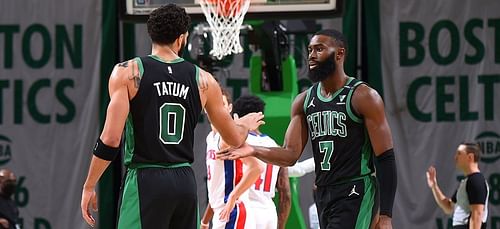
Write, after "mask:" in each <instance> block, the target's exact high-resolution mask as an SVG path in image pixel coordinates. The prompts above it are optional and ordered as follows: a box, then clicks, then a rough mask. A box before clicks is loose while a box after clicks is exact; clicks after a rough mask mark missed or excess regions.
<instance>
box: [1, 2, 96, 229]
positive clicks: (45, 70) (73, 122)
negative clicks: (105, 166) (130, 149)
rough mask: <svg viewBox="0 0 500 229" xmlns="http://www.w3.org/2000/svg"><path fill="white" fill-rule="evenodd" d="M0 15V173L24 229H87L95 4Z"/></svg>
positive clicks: (35, 7) (24, 5)
mask: <svg viewBox="0 0 500 229" xmlns="http://www.w3.org/2000/svg"><path fill="white" fill-rule="evenodd" d="M1 5H2V6H1V7H0V167H1V168H9V169H11V170H13V171H14V173H15V174H16V175H17V177H18V191H17V193H16V195H15V199H16V203H17V204H18V205H19V209H20V214H21V217H22V224H23V228H28V229H29V228H37V229H49V228H87V227H86V226H85V223H84V221H83V219H82V217H81V213H80V197H81V188H82V184H83V182H84V179H85V176H86V171H87V168H88V164H89V159H90V155H91V147H92V145H93V143H94V142H95V140H96V138H97V134H98V128H99V126H98V125H99V113H98V111H99V80H98V79H99V68H100V65H99V60H100V55H99V54H100V44H101V43H100V41H101V35H100V34H101V25H100V24H101V4H100V1H96V0H90V1H56V0H47V1H29V2H27V1H4V2H2V4H1Z"/></svg>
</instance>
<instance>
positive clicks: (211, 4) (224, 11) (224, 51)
mask: <svg viewBox="0 0 500 229" xmlns="http://www.w3.org/2000/svg"><path fill="white" fill-rule="evenodd" d="M200 5H201V9H202V10H203V13H204V14H205V18H206V19H207V22H208V24H209V25H210V29H211V34H212V51H210V55H212V56H214V57H216V58H217V59H219V60H221V59H222V58H223V57H224V56H227V55H231V54H233V53H234V54H236V53H241V52H243V48H242V47H241V44H240V28H241V24H242V23H243V18H244V17H245V14H246V13H247V11H248V7H249V6H250V0H200Z"/></svg>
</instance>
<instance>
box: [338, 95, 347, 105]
mask: <svg viewBox="0 0 500 229" xmlns="http://www.w3.org/2000/svg"><path fill="white" fill-rule="evenodd" d="M345 96H346V95H340V96H339V99H340V102H338V103H337V105H342V104H345V102H344V99H345Z"/></svg>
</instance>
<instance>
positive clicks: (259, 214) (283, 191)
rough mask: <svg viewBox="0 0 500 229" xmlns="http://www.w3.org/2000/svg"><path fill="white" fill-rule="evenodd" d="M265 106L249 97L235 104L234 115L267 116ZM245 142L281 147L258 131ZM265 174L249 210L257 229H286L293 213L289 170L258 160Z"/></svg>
mask: <svg viewBox="0 0 500 229" xmlns="http://www.w3.org/2000/svg"><path fill="white" fill-rule="evenodd" d="M264 106H265V103H264V101H262V99H260V98H259V97H257V96H252V95H246V96H241V97H240V98H238V99H237V100H236V101H235V102H234V104H233V113H234V114H237V115H238V116H240V117H242V116H245V115H246V114H248V113H252V112H264ZM246 142H247V143H248V144H250V145H257V146H267V147H279V146H278V144H276V142H275V141H274V140H273V139H272V138H271V137H269V136H267V135H266V134H263V133H261V132H260V131H259V130H258V129H257V130H255V131H250V133H249V134H248V137H247V140H246ZM259 164H260V165H261V166H262V167H264V168H265V169H264V171H263V172H262V174H261V175H260V177H259V179H257V181H256V182H255V184H254V185H253V186H252V187H251V188H250V190H249V193H248V194H249V198H250V202H249V206H250V207H251V208H252V210H254V211H253V213H254V216H255V224H256V228H258V229H276V228H279V229H284V228H285V225H286V221H287V219H288V214H289V213H290V184H289V180H288V170H287V168H281V167H279V166H276V165H272V164H267V163H265V162H263V161H261V160H259ZM276 189H277V190H278V193H279V201H278V212H279V216H278V215H277V213H276V206H275V205H274V202H273V197H274V194H275V191H276Z"/></svg>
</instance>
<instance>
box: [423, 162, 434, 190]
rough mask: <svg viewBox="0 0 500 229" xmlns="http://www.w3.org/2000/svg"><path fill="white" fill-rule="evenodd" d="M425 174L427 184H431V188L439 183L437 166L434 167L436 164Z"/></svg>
mask: <svg viewBox="0 0 500 229" xmlns="http://www.w3.org/2000/svg"><path fill="white" fill-rule="evenodd" d="M425 175H426V176H427V185H429V188H432V187H434V185H436V183H437V180H436V168H434V166H431V167H429V169H428V170H427V172H426V173H425Z"/></svg>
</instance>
